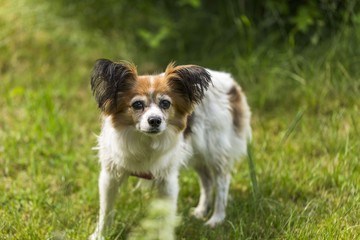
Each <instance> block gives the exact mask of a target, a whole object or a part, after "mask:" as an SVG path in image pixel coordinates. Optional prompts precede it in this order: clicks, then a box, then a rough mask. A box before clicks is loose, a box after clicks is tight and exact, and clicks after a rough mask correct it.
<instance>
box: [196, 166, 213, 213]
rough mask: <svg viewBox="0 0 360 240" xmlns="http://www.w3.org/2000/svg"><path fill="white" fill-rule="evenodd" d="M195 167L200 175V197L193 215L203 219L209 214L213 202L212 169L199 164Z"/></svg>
mask: <svg viewBox="0 0 360 240" xmlns="http://www.w3.org/2000/svg"><path fill="white" fill-rule="evenodd" d="M194 169H195V171H196V172H197V174H198V176H199V183H200V198H199V203H198V205H197V207H196V208H195V209H194V211H193V213H192V215H194V216H195V217H196V218H199V219H202V218H205V217H206V215H207V214H208V212H209V210H210V208H211V205H212V202H213V201H212V200H213V196H212V195H213V179H212V174H211V171H210V169H209V168H208V167H207V166H206V165H197V166H195V167H194Z"/></svg>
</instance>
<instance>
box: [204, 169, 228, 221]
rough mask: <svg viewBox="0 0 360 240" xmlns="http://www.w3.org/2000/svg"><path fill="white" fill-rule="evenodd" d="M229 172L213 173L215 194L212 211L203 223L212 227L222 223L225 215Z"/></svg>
mask: <svg viewBox="0 0 360 240" xmlns="http://www.w3.org/2000/svg"><path fill="white" fill-rule="evenodd" d="M230 179H231V176H230V173H229V172H223V171H220V172H218V173H215V174H214V180H215V186H216V190H215V191H216V192H215V193H216V194H215V206H214V212H213V214H212V216H211V218H210V219H209V220H208V221H207V222H206V223H205V224H206V225H208V226H211V227H214V226H216V225H218V224H220V223H222V222H223V221H224V219H225V216H226V205H227V200H228V193H229V185H230Z"/></svg>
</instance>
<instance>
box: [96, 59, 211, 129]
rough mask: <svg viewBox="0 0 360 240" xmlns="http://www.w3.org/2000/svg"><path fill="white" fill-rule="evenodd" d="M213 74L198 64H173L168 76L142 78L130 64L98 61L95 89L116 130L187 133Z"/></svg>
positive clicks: (105, 112)
mask: <svg viewBox="0 0 360 240" xmlns="http://www.w3.org/2000/svg"><path fill="white" fill-rule="evenodd" d="M210 83H211V76H210V74H209V73H208V72H207V71H206V70H205V69H204V68H202V67H199V66H196V65H186V66H174V64H172V63H171V64H169V65H168V66H167V68H166V71H165V73H164V74H160V75H144V76H138V74H137V71H136V67H135V66H134V65H132V64H129V63H114V62H112V61H110V60H107V59H100V60H97V62H96V63H95V66H94V69H93V73H92V76H91V88H92V91H93V94H94V96H95V99H96V101H97V103H98V106H99V108H100V109H101V110H102V113H103V114H104V115H107V116H111V117H112V122H113V125H114V127H116V128H135V129H137V130H138V131H141V132H143V133H145V134H147V135H158V134H161V133H162V132H163V131H165V130H166V129H167V128H168V126H173V127H175V128H176V129H177V130H178V131H183V130H184V129H185V127H186V120H187V116H188V115H189V114H190V113H191V112H192V110H193V108H194V106H195V104H197V103H199V102H200V101H201V100H202V98H203V97H204V93H205V91H206V90H207V88H208V86H209V84H210Z"/></svg>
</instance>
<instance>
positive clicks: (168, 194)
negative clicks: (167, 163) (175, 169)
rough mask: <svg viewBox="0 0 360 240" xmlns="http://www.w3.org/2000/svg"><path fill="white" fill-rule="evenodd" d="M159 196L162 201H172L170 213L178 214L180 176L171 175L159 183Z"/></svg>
mask: <svg viewBox="0 0 360 240" xmlns="http://www.w3.org/2000/svg"><path fill="white" fill-rule="evenodd" d="M157 188H158V194H159V197H160V198H161V199H165V200H167V201H171V209H170V212H171V213H172V214H174V215H175V214H176V208H177V198H178V194H179V183H178V174H177V173H173V174H169V175H168V176H167V177H166V178H164V179H161V180H158V181H157Z"/></svg>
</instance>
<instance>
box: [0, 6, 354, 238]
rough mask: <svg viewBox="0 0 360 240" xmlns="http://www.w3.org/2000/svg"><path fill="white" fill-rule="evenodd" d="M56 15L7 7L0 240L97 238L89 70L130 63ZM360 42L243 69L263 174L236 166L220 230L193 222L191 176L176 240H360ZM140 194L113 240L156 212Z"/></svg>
mask: <svg viewBox="0 0 360 240" xmlns="http://www.w3.org/2000/svg"><path fill="white" fill-rule="evenodd" d="M48 8H49V6H48V5H46V4H44V3H43V4H34V5H31V7H30V6H29V1H25V0H16V1H0V52H1V54H0V116H1V117H0V193H1V194H0V219H1V220H0V239H85V238H86V237H87V236H88V235H89V234H90V233H91V232H92V231H93V229H94V227H95V222H96V218H97V214H98V191H97V176H98V172H99V165H98V162H97V158H96V152H95V151H93V150H91V148H92V147H93V146H95V144H96V134H98V133H99V127H100V121H99V111H98V110H97V108H96V104H95V101H94V100H93V98H92V96H91V91H90V88H89V73H90V71H91V67H92V64H93V62H94V60H95V59H97V58H100V57H108V58H111V59H130V60H131V59H132V58H131V57H132V55H131V51H130V50H129V49H130V47H128V46H127V45H126V44H124V42H122V41H119V38H120V36H119V35H117V34H116V33H114V34H113V35H110V36H102V35H101V33H99V32H91V31H88V30H84V29H82V27H81V25H79V24H78V23H77V22H76V21H74V20H71V19H62V18H60V17H57V16H56V15H54V14H52V13H51V12H50V11H48ZM39 16H40V17H39ZM358 39H359V32H358V30H357V31H356V30H355V29H344V30H343V32H342V33H339V34H338V35H336V36H334V37H333V38H332V39H329V40H328V41H326V42H323V43H322V44H321V45H319V46H309V47H307V48H306V49H304V50H303V51H301V52H294V51H282V50H279V49H275V48H272V47H271V46H265V47H259V48H258V49H257V50H256V51H254V52H253V53H251V54H249V55H247V56H242V57H237V58H236V59H235V60H234V64H233V66H232V67H231V66H230V67H231V68H232V71H233V73H234V75H235V76H236V77H237V79H238V80H239V82H240V83H241V84H242V86H243V88H244V89H245V91H246V93H247V96H248V99H249V102H250V104H251V107H252V112H253V119H252V127H253V135H254V137H253V143H252V146H251V149H252V155H251V156H252V158H251V159H252V160H253V163H254V165H255V166H254V165H250V168H249V165H248V161H246V160H245V161H243V162H242V163H239V164H237V165H236V168H235V169H234V171H233V181H232V185H231V189H230V193H231V200H230V202H229V207H228V209H227V212H228V217H227V220H226V222H225V223H224V224H223V225H222V226H220V227H218V228H216V229H209V228H206V227H204V226H203V225H202V224H203V222H201V221H198V220H195V219H193V218H191V217H190V216H189V212H190V211H191V208H192V207H194V206H195V205H196V204H197V199H198V194H199V189H198V184H197V179H196V176H195V174H194V172H192V171H191V170H189V169H187V170H186V169H185V170H184V171H182V173H181V177H180V179H181V192H180V197H179V210H178V213H179V215H180V216H181V219H182V220H181V222H180V224H179V227H178V228H177V230H176V235H177V237H178V239H272V238H276V239H357V238H358V237H359V236H360V225H359V219H360V193H359V183H360V159H359V149H360V138H359V136H360V70H359V67H358V66H359V62H360V61H359V58H358V57H359V56H360V54H359V53H360V47H359V46H358V44H357V43H358ZM114 49H116V51H114ZM120 52H121V54H119V53H120ZM137 58H139V57H137ZM169 60H172V59H169ZM140 62H141V63H143V64H144V65H145V67H142V66H140V64H139V67H140V68H143V69H146V68H148V66H153V65H155V64H154V63H153V62H149V61H145V60H142V61H140ZM155 66H156V65H155ZM161 67H164V66H160V68H159V69H157V70H161ZM219 68H222V65H221V63H219ZM255 167H256V168H255ZM255 173H256V180H257V184H256V181H255ZM254 183H255V185H254ZM135 185H136V181H135V179H132V180H131V181H130V182H129V183H128V184H126V185H125V186H124V187H123V189H122V191H121V195H120V197H119V199H118V203H117V206H116V209H117V211H118V214H117V215H116V219H115V224H114V226H113V229H112V234H111V236H112V237H113V238H117V239H125V238H126V237H127V236H128V234H129V233H130V232H131V230H132V229H134V228H135V227H136V226H138V224H139V222H140V221H141V219H142V218H143V217H144V215H145V214H144V213H145V212H146V211H147V210H148V207H147V206H148V205H149V202H150V201H151V198H150V197H149V194H148V192H147V191H139V190H138V191H134V190H133V188H134V186H135ZM253 186H257V187H256V191H254V189H253ZM124 206H126V207H124Z"/></svg>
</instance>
